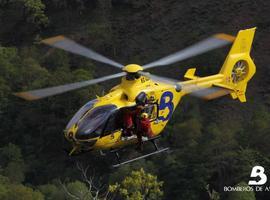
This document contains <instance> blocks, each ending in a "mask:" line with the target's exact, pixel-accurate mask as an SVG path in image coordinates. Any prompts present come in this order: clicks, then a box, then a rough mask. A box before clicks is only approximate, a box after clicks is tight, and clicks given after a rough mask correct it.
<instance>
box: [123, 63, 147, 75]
mask: <svg viewBox="0 0 270 200" xmlns="http://www.w3.org/2000/svg"><path fill="white" fill-rule="evenodd" d="M123 71H125V72H127V73H138V72H139V71H143V68H142V66H140V65H137V64H129V65H126V66H125V67H123Z"/></svg>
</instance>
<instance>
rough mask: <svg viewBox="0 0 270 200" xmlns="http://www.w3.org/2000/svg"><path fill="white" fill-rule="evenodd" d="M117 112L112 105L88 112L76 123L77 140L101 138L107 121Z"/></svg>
mask: <svg viewBox="0 0 270 200" xmlns="http://www.w3.org/2000/svg"><path fill="white" fill-rule="evenodd" d="M116 110H117V107H116V106H115V105H113V104H110V105H104V106H99V107H96V108H94V109H92V110H91V111H90V112H88V113H87V114H86V115H85V116H84V117H83V118H82V119H80V120H79V121H78V123H77V126H78V130H77V133H76V138H77V139H91V138H95V137H99V136H101V134H102V133H103V132H104V128H105V125H106V124H107V120H108V118H109V117H111V115H112V114H113V113H114V112H115V111H116Z"/></svg>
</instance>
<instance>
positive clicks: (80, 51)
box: [14, 33, 234, 101]
mask: <svg viewBox="0 0 270 200" xmlns="http://www.w3.org/2000/svg"><path fill="white" fill-rule="evenodd" d="M233 41H234V37H233V36H231V35H227V34H224V33H221V34H216V35H213V36H211V37H209V38H207V39H204V40H202V41H201V42H198V43H196V44H194V45H192V46H189V47H187V48H185V49H183V50H181V51H178V52H175V53H173V54H170V55H168V56H166V57H163V58H161V59H158V60H156V61H153V62H151V63H148V64H145V65H143V66H140V65H136V64H130V65H126V66H124V65H122V64H120V63H118V62H115V61H113V60H111V59H109V58H107V57H105V56H103V55H101V54H99V53H97V52H95V51H94V50H92V49H90V48H86V47H84V46H82V45H80V44H78V43H76V42H75V41H73V40H71V39H68V38H66V37H64V36H56V37H52V38H49V39H45V40H42V41H41V42H42V43H44V44H46V45H49V46H52V47H55V48H59V49H62V50H65V51H67V52H70V53H74V54H77V55H81V56H84V57H87V58H90V59H93V60H96V61H99V62H101V63H105V64H108V65H111V66H113V67H116V68H118V69H122V70H123V72H120V73H116V74H113V75H109V76H104V77H100V78H96V79H92V80H87V81H81V82H76V83H70V84H65V85H60V86H55V87H48V88H44V89H37V90H31V91H25V92H17V93H14V95H16V96H18V97H21V98H23V99H25V100H29V101H32V100H37V99H42V98H46V97H49V96H53V95H57V94H61V93H64V92H68V91H72V90H76V89H79V88H83V87H86V86H89V85H93V84H97V83H100V82H104V81H107V80H111V79H115V78H119V77H123V76H126V75H128V74H131V73H133V74H134V73H138V74H140V75H143V76H147V77H149V78H151V79H153V80H156V81H160V82H166V83H168V84H172V85H179V84H180V86H181V83H179V81H178V80H174V79H170V78H166V77H161V76H157V75H153V74H150V73H149V72H144V71H143V70H145V69H150V68H153V67H158V66H165V65H169V64H173V63H176V62H180V61H182V60H185V59H187V58H191V57H193V56H197V55H200V54H203V53H206V52H208V51H211V50H214V49H217V48H220V47H223V46H225V45H228V44H230V43H232V42H233ZM194 87H195V86H194Z"/></svg>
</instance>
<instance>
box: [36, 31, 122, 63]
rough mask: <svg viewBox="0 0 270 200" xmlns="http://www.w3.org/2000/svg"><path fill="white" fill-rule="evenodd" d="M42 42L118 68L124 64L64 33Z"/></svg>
mask: <svg viewBox="0 0 270 200" xmlns="http://www.w3.org/2000/svg"><path fill="white" fill-rule="evenodd" d="M41 42H42V43H44V44H47V45H50V46H52V47H56V48H59V49H63V50H65V51H68V52H71V53H74V54H78V55H81V56H85V57H87V58H90V59H93V60H96V61H99V62H102V63H106V64H109V65H112V66H114V67H117V68H122V67H123V65H122V64H120V63H117V62H115V61H113V60H111V59H109V58H106V57H105V56H103V55H101V54H99V53H97V52H95V51H93V50H92V49H90V48H86V47H84V46H82V45H80V44H78V43H76V42H74V41H73V40H70V39H68V38H66V37H64V36H62V35H60V36H56V37H52V38H48V39H45V40H42V41H41Z"/></svg>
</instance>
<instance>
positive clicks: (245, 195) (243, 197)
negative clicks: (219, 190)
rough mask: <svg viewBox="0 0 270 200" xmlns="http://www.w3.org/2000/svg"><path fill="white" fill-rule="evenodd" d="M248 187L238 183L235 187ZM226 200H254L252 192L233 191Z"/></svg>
mask: <svg viewBox="0 0 270 200" xmlns="http://www.w3.org/2000/svg"><path fill="white" fill-rule="evenodd" d="M237 186H238V187H249V186H248V184H247V183H245V182H240V183H238V184H237V185H236V187H237ZM227 200H256V198H255V193H254V192H253V191H234V192H230V193H229V196H228V199H227Z"/></svg>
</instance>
